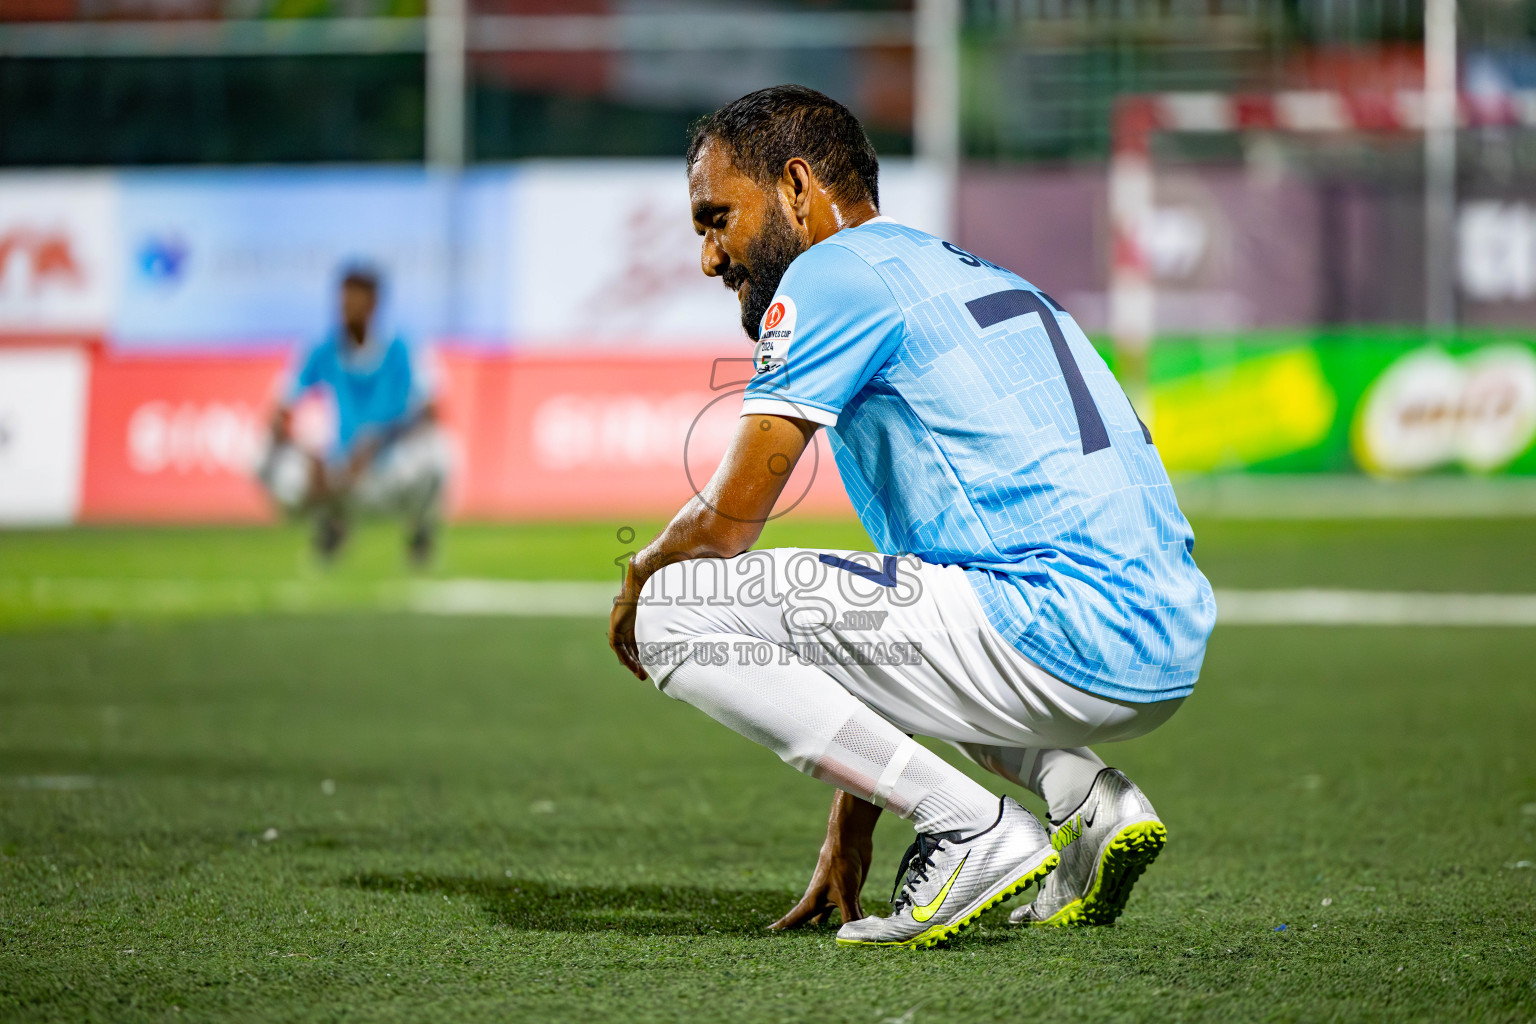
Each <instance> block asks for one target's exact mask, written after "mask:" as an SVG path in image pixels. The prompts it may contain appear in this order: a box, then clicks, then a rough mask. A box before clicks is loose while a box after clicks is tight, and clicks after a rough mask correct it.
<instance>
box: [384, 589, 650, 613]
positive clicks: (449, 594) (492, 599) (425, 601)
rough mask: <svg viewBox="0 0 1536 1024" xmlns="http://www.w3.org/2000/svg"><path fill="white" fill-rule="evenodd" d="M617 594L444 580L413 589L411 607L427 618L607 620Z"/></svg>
mask: <svg viewBox="0 0 1536 1024" xmlns="http://www.w3.org/2000/svg"><path fill="white" fill-rule="evenodd" d="M618 592H619V588H618V585H617V584H616V583H576V582H565V581H547V582H538V583H535V582H525V581H522V580H444V581H443V582H441V583H436V582H427V583H417V584H416V585H415V586H413V587H412V588H411V598H410V607H411V610H412V611H417V612H423V613H425V614H427V615H512V616H519V617H538V616H559V617H562V618H565V617H572V616H577V617H584V616H599V615H600V616H606V615H607V614H608V613H609V612H611V611H612V610H613V599H614V596H615V595H616V594H618Z"/></svg>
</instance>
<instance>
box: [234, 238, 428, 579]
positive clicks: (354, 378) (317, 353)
mask: <svg viewBox="0 0 1536 1024" xmlns="http://www.w3.org/2000/svg"><path fill="white" fill-rule="evenodd" d="M382 289H383V280H382V277H381V275H380V273H379V272H378V271H377V270H376V269H374V268H373V267H370V266H366V265H363V264H354V265H352V266H350V267H347V268H346V269H345V270H344V271H343V273H342V275H341V285H340V295H339V300H340V310H339V312H340V323H339V324H338V325H337V326H336V327H334V328H333V329H332V330H330V331H329V332H328V333H327V334H326V335H325V336H324V337H323V338H321V339H320V340H319V342H317V343H316V344H314V345H313V346H312V347H310V348H309V349H308V350H307V351H306V352H304V353H303V354H302V355H301V356H300V357H299V359H298V360H297V361H296V362H295V364H294V367H293V369H292V371H291V373H290V375H289V378H288V380H287V382H286V383H285V384H284V386H283V392H282V396H281V398H280V400H279V404H278V406H277V408H276V410H274V412H273V414H272V432H271V438H270V443H269V446H268V449H267V452H266V454H265V457H264V458H263V459H262V461H261V464H260V467H259V468H258V471H257V477H258V479H260V481H261V483H262V485H263V487H265V488H266V491H267V493H268V494H269V495H270V496H271V497H272V499H273V500H274V501H275V502H277V504H278V505H279V506H281V507H282V508H283V509H284V510H285V511H287V512H288V513H289V514H290V515H294V516H300V517H310V518H312V519H313V522H314V532H313V544H314V548H315V553H316V554H317V555H318V556H319V557H320V558H321V559H322V560H325V561H330V560H331V559H333V558H335V557H336V555H337V554H338V553H339V552H340V550H341V548H342V546H343V545H344V544H345V543H346V539H347V534H348V530H349V528H350V524H351V522H352V520H353V519H354V518H355V517H356V516H357V515H359V514H367V513H371V514H378V515H396V516H401V517H403V518H404V520H405V525H406V553H407V556H408V557H409V559H410V561H411V563H412V564H413V565H416V566H422V565H425V564H427V563H428V562H429V561H430V560H431V557H432V553H433V550H434V548H435V546H436V537H437V529H438V523H439V520H440V518H441V514H442V498H443V491H444V489H445V487H446V484H447V479H448V470H449V460H448V447H447V444H446V441H445V439H444V437H443V434H442V430H441V429H440V427H439V426H438V421H437V400H436V385H435V381H434V375H433V373H432V371H431V368H430V353H429V352H428V351H427V350H426V349H425V348H424V347H414V348H413V347H412V346H411V345H410V344H409V343H408V342H407V341H406V339H405V338H404V337H403V336H402V335H401V334H399V333H386V332H384V331H382V330H380V328H379V326H378V324H377V322H376V318H377V314H378V308H379V296H380V292H381V291H382ZM317 388H319V389H324V391H325V392H327V393H328V395H329V397H330V398H331V400H332V401H333V402H334V405H335V411H336V435H335V440H334V442H333V444H332V445H331V447H330V449H329V450H328V451H326V452H324V453H316V452H311V451H309V450H307V449H306V448H305V447H303V446H302V445H301V444H300V443H299V440H298V439H297V438H296V436H295V432H294V410H295V407H296V406H297V404H298V403H299V401H300V400H301V399H302V398H303V397H304V396H305V395H306V394H307V393H309V392H310V391H312V390H314V389H317Z"/></svg>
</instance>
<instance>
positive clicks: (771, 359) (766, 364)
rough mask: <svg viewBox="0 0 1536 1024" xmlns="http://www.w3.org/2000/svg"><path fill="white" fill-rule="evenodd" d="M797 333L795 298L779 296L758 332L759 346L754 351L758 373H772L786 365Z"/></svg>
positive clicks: (770, 307)
mask: <svg viewBox="0 0 1536 1024" xmlns="http://www.w3.org/2000/svg"><path fill="white" fill-rule="evenodd" d="M794 334H795V300H794V299H790V298H782V297H781V298H777V299H774V300H773V304H772V305H771V306H769V307H768V312H766V313H764V314H763V322H762V325H761V327H760V329H759V330H758V333H757V347H756V348H755V349H753V351H752V357H753V361H754V362H756V363H757V372H758V373H771V372H772V371H774V370H777V369H778V368H779V367H781V366H783V365H784V359H785V357H786V356H788V355H789V343H790V341H791V340H792V339H793V338H794Z"/></svg>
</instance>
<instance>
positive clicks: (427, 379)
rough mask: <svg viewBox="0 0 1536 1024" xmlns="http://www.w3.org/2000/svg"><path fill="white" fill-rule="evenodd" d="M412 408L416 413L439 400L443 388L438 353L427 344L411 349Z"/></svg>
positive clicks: (423, 343)
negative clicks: (440, 390) (439, 393)
mask: <svg viewBox="0 0 1536 1024" xmlns="http://www.w3.org/2000/svg"><path fill="white" fill-rule="evenodd" d="M408 365H409V367H410V374H411V386H410V394H411V397H410V407H411V410H412V411H413V412H414V411H416V410H418V409H421V408H423V407H424V406H426V405H429V404H430V403H432V402H434V401H436V400H437V397H438V392H439V389H440V387H441V384H440V380H441V376H442V375H441V374H440V373H439V369H438V362H437V352H436V351H435V350H434V349H433V348H432V347H431V346H430V345H427V344H426V343H425V342H422V343H420V344H417V345H414V346H412V347H411V348H410V362H409V364H408Z"/></svg>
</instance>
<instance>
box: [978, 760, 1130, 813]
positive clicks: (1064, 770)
mask: <svg viewBox="0 0 1536 1024" xmlns="http://www.w3.org/2000/svg"><path fill="white" fill-rule="evenodd" d="M960 749H961V750H963V751H965V753H966V754H968V755H969V756H970V758H971V760H973V761H975V762H976V763H977V764H979V765H981V766H982V767H983V768H985V769H987V770H988V771H989V772H992V773H993V774H994V775H1001V776H1002V777H1003V778H1005V779H1007V780H1008V781H1010V782H1013V783H1016V784H1017V785H1020V786H1023V787H1024V788H1025V789H1027V790H1029V791H1030V792H1031V793H1034V794H1035V795H1036V796H1038V797H1040V798H1041V799H1042V800H1044V801H1045V802H1046V803H1047V804H1048V805H1049V806H1050V809H1051V823H1052V824H1056V825H1059V824H1061V823H1062V822H1063V821H1065V820H1066V819H1067V815H1069V814H1071V813H1072V812H1073V811H1075V810H1077V805H1078V804H1080V803H1082V802H1083V801H1084V800H1086V799H1087V798H1088V790H1090V789H1091V788H1093V780H1094V779H1096V778H1098V775H1099V772H1101V771H1103V770H1104V767H1105V765H1104V762H1103V761H1101V760H1100V759H1099V755H1098V754H1095V753H1094V752H1093V751H1091V750H1089V749H1088V748H1087V747H1071V748H1068V749H1063V750H1042V749H1039V748H1024V747H991V746H982V745H980V744H970V743H967V744H964V745H962V746H961V748H960Z"/></svg>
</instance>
